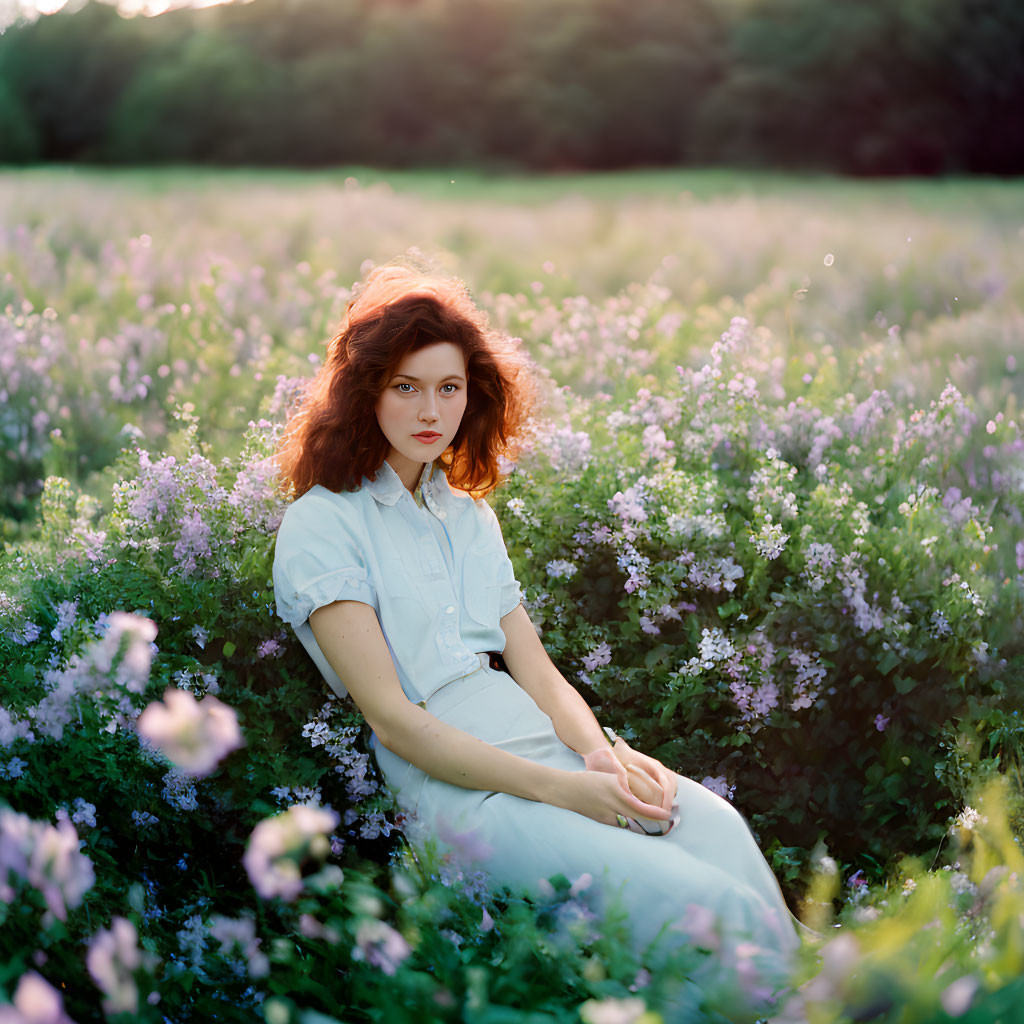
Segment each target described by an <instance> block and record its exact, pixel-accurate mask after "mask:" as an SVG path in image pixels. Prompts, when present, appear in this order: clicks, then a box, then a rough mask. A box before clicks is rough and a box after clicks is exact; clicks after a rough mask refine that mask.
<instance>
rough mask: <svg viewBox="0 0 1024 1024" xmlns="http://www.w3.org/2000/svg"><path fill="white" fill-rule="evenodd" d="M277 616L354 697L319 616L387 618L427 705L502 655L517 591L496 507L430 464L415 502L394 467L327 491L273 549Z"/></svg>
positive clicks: (402, 662) (282, 532)
mask: <svg viewBox="0 0 1024 1024" xmlns="http://www.w3.org/2000/svg"><path fill="white" fill-rule="evenodd" d="M273 577H274V595H275V598H276V601H277V612H278V615H280V616H281V618H282V619H284V620H285V621H286V622H287V623H289V624H290V625H291V626H292V628H293V629H294V630H295V634H296V636H297V637H298V638H299V640H300V642H301V643H302V645H303V647H305V648H306V650H307V651H308V652H309V654H310V656H311V657H312V659H313V661H314V662H315V663H316V666H317V668H318V669H319V670H320V672H321V674H322V675H323V677H324V679H325V680H326V681H327V683H328V684H329V685H330V686H331V688H332V689H333V690H335V691H336V692H337V693H340V694H344V693H345V692H346V690H345V687H344V685H343V684H342V682H341V680H340V679H339V678H338V675H337V673H336V672H335V671H334V669H333V668H331V666H330V664H329V663H328V661H327V659H326V658H325V657H324V655H323V652H322V651H321V650H320V647H319V645H318V644H317V642H316V638H315V637H314V636H313V631H312V629H311V628H310V625H309V616H310V614H311V613H312V612H313V611H315V610H316V609H317V608H320V607H322V606H323V605H327V604H331V603H332V602H334V601H360V602H362V603H363V604H368V605H370V607H371V608H373V609H374V611H376V613H377V617H378V619H379V621H380V624H381V630H382V631H383V633H384V637H385V639H386V640H387V643H388V647H389V648H390V650H391V655H392V658H393V659H394V663H395V668H396V670H397V672H398V678H399V681H400V682H401V684H402V689H403V690H404V691H405V694H406V696H407V697H408V698H409V699H410V700H411V701H413V702H414V703H419V702H421V701H424V700H426V699H427V698H428V697H429V696H430V695H431V694H432V693H434V692H435V691H436V690H438V689H440V687H442V686H444V685H445V684H446V683H449V682H451V681H452V680H453V679H457V678H459V677H460V676H464V675H467V674H469V673H470V672H473V671H475V670H476V669H477V668H478V667H479V665H480V660H479V657H478V652H482V651H500V650H503V649H504V646H505V634H504V633H503V632H502V630H501V625H500V620H501V618H502V616H504V615H507V614H508V613H509V612H510V611H512V610H513V609H514V608H515V607H516V606H517V605H518V604H519V602H520V600H521V595H520V591H519V584H518V583H517V582H516V578H515V572H514V570H513V568H512V563H511V561H510V560H509V557H508V553H507V552H506V550H505V544H504V541H503V540H502V537H501V528H500V527H499V525H498V520H497V517H496V516H495V514H494V511H493V510H492V509H491V507H490V506H489V505H488V504H487V503H486V502H485V501H483V500H482V499H481V500H474V499H473V498H471V497H470V496H469V495H468V494H466V493H464V492H462V491H455V490H453V489H452V488H451V487H450V486H449V484H448V479H447V477H446V476H445V474H444V472H443V470H442V469H441V467H439V466H438V467H435V466H434V465H433V464H428V465H427V466H426V467H425V469H424V473H423V476H422V477H421V482H420V485H419V487H417V490H416V495H415V497H414V496H413V494H412V493H410V491H409V490H408V488H406V486H405V485H404V484H403V483H402V481H401V480H400V479H399V477H398V474H397V473H395V471H394V470H393V469H392V468H391V466H390V465H389V464H388V463H386V462H385V463H384V465H383V466H382V467H381V469H380V471H379V472H378V473H377V478H376V479H375V480H372V481H371V480H368V479H366V478H364V479H363V482H362V485H361V486H360V488H359V489H358V490H356V491H343V492H340V493H339V492H334V491H330V490H328V489H327V488H326V487H322V486H320V485H319V484H318V485H316V486H314V487H312V488H311V489H310V490H309V491H307V492H306V493H305V494H303V495H302V497H300V498H297V499H296V500H295V501H294V502H292V504H291V505H289V506H288V509H287V510H286V512H285V514H284V518H283V520H282V522H281V526H280V528H279V529H278V533H277V542H276V546H275V550H274V570H273Z"/></svg>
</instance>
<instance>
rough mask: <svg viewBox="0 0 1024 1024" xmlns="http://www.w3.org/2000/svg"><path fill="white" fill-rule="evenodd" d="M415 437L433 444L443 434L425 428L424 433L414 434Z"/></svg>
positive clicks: (423, 442)
mask: <svg viewBox="0 0 1024 1024" xmlns="http://www.w3.org/2000/svg"><path fill="white" fill-rule="evenodd" d="M412 436H413V437H415V438H416V440H417V441H419V442H421V443H422V444H433V443H434V442H435V441H436V440H437V439H438V438H439V437H440V436H441V435H440V434H435V433H434V432H433V431H431V430H425V431H423V433H422V434H413V435H412Z"/></svg>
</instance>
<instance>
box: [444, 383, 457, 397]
mask: <svg viewBox="0 0 1024 1024" xmlns="http://www.w3.org/2000/svg"><path fill="white" fill-rule="evenodd" d="M441 390H442V391H443V392H444V393H445V394H446V395H454V394H455V392H456V391H458V390H459V386H458V384H442V385H441Z"/></svg>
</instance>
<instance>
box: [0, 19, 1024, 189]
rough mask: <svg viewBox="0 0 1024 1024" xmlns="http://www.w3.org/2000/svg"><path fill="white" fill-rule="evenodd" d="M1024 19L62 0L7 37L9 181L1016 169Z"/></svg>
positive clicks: (0, 140)
mask: <svg viewBox="0 0 1024 1024" xmlns="http://www.w3.org/2000/svg"><path fill="white" fill-rule="evenodd" d="M1022 106H1024V10H1022V8H1021V5H1020V4H1019V3H1018V2H1017V0H861V2H858V3H856V4H829V3H821V2H820V0H728V2H709V0H647V2H644V3H632V2H630V0H558V2H557V3H552V2H551V0H486V2H480V0H253V2H250V3H244V4H230V5H226V6H218V7H214V8H210V9H207V10H198V11H197V10H189V9H183V10H176V11H171V12H169V13H167V14H164V15H161V16H159V17H155V18H143V17H136V18H123V17H121V16H120V15H119V14H118V13H117V11H116V9H115V8H114V7H113V6H111V5H108V4H104V3H100V2H98V0H86V2H85V3H77V4H75V3H72V4H69V5H68V7H67V8H66V9H65V10H63V11H61V12H59V13H57V14H54V15H51V16H48V17H42V18H39V19H37V20H36V21H34V22H31V23H28V22H25V21H21V22H16V23H14V24H12V25H9V26H8V27H7V28H6V31H4V32H3V33H2V35H0V162H15V163H24V162H36V161H83V162H100V163H153V162H179V163H180V162H204V163H217V164H276V165H292V166H324V165H331V164H337V163H340V162H348V163H365V164H370V165H374V166H390V167H401V166H412V165H417V166H422V165H424V164H433V165H441V166H454V165H460V166H462V165H465V164H467V163H475V164H478V165H479V164H486V165H491V166H494V165H504V166H517V167H529V168H558V169H582V168H592V169H596V168H615V167H630V166H643V165H672V164H679V163H686V164H705V165H707V164H717V165H721V164H730V165H735V164H742V165H761V166H775V167H799V168H818V169H832V170H837V171H842V172H845V173H850V174H870V175H879V174H907V173H912V174H935V173H940V172H951V171H963V172H984V173H994V174H1019V173H1021V172H1022V171H1024V125H1022V122H1021V118H1020V116H1019V111H1020V109H1021V107H1022Z"/></svg>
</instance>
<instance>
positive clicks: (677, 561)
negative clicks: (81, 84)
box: [497, 318, 1024, 863]
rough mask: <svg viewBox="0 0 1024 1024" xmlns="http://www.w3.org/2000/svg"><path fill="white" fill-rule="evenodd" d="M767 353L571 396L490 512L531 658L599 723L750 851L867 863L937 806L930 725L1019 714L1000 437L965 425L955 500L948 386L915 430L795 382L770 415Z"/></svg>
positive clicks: (952, 406)
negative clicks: (727, 824)
mask: <svg viewBox="0 0 1024 1024" xmlns="http://www.w3.org/2000/svg"><path fill="white" fill-rule="evenodd" d="M774 351H775V349H774V341H773V339H772V338H771V335H770V334H769V333H768V332H766V331H764V330H757V329H755V328H754V327H753V326H752V325H750V324H749V323H748V322H747V321H746V320H743V319H741V318H736V319H734V321H733V323H732V325H731V326H730V328H729V330H728V331H726V332H725V334H723V336H722V338H721V339H720V341H719V342H717V343H716V344H714V345H713V346H712V348H711V352H710V357H709V361H708V362H707V363H706V364H705V365H703V366H702V367H700V368H699V369H690V368H686V367H679V368H678V370H677V371H676V372H675V373H674V374H673V375H672V377H671V378H669V379H668V380H665V381H663V382H660V384H659V386H658V388H657V390H655V387H654V384H653V382H651V386H650V387H643V388H640V389H639V390H638V391H637V392H636V394H635V396H634V398H633V399H632V400H631V401H630V402H629V403H628V404H626V405H625V406H624V407H623V406H620V405H618V404H616V403H613V402H612V401H611V400H610V399H608V398H607V397H606V396H597V397H595V398H594V399H592V400H591V401H588V402H587V401H582V400H575V401H574V402H572V403H571V406H570V407H569V408H568V409H567V413H566V415H567V416H568V417H569V421H570V425H569V426H566V427H563V428H562V429H560V430H559V431H557V432H554V433H546V432H544V431H538V432H537V437H536V439H535V446H534V451H533V453H532V456H531V457H530V458H529V459H527V460H525V461H524V462H523V463H521V464H520V466H519V467H518V468H517V471H516V472H515V473H514V474H513V476H512V477H511V479H510V481H509V484H508V486H507V488H506V489H505V490H504V491H503V492H499V496H498V500H497V504H498V508H499V511H500V512H501V513H502V520H503V523H504V529H505V537H506V541H507V542H508V543H509V545H510V548H511V550H512V552H513V560H514V561H515V562H516V565H517V569H518V571H519V576H520V579H521V581H522V582H523V583H524V584H526V594H527V606H528V608H529V610H530V613H531V615H532V616H533V617H534V619H535V621H536V622H537V624H538V625H539V626H540V627H541V629H542V630H543V635H544V638H545V642H546V644H547V646H548V649H549V651H550V652H551V653H552V654H553V655H554V657H555V659H556V661H558V663H559V664H560V665H561V666H562V668H563V670H564V671H565V672H566V674H567V675H568V677H569V678H573V679H574V680H577V681H578V682H579V683H580V684H581V685H582V686H583V687H584V688H585V689H586V690H587V691H588V692H589V693H590V695H591V697H592V700H593V702H594V703H596V704H597V705H599V713H600V714H603V716H604V718H605V720H606V721H607V722H608V724H610V725H612V726H613V727H615V728H616V730H618V731H622V732H624V734H625V735H626V736H627V737H628V738H631V739H635V740H636V741H637V743H638V744H639V745H640V746H641V747H642V748H643V749H650V750H651V751H652V752H655V753H656V754H657V755H658V756H659V757H661V758H662V759H663V760H665V761H666V762H667V763H669V764H671V765H672V766H673V767H676V768H678V769H679V770H681V771H682V772H683V773H684V774H688V775H692V776H695V777H697V778H701V777H703V776H705V775H710V776H714V777H716V778H719V779H722V780H724V782H725V783H726V784H727V785H734V786H736V788H737V791H738V792H739V793H740V794H741V797H740V801H741V805H742V806H743V808H744V809H745V810H746V811H747V812H748V813H751V814H752V815H753V816H754V818H755V821H756V823H757V825H758V827H759V828H760V829H761V831H762V834H763V838H764V839H765V841H766V842H768V841H773V842H776V843H778V844H781V846H782V847H794V846H799V847H804V848H809V847H810V846H812V845H813V844H814V842H815V840H816V838H817V837H818V835H819V834H820V833H825V834H827V835H828V836H830V837H831V840H832V842H833V844H834V847H835V849H836V850H837V851H838V852H839V853H840V854H841V855H842V856H843V857H844V858H846V859H849V860H852V859H855V858H856V857H858V856H859V855H863V854H868V855H870V857H872V858H873V859H874V860H875V861H876V862H879V863H882V862H885V861H886V860H887V859H888V858H889V857H891V856H892V855H894V854H895V853H897V852H899V851H903V852H909V851H911V850H915V849H919V848H920V846H921V844H922V843H925V844H927V843H931V842H934V841H936V840H937V839H938V838H939V836H940V835H941V831H942V825H941V823H942V821H943V820H944V818H945V815H946V814H947V813H948V809H949V807H950V806H952V805H953V804H954V803H955V802H957V801H958V800H962V799H963V796H964V792H963V783H964V781H965V779H961V780H960V781H961V788H960V789H959V790H957V789H956V788H955V787H954V789H952V790H951V789H950V787H949V782H950V775H949V773H948V772H947V773H945V777H944V774H943V770H942V764H943V751H942V749H941V748H942V743H943V742H944V741H945V740H946V739H947V738H948V736H949V733H950V730H951V727H952V728H953V729H960V730H966V731H967V732H969V733H972V734H975V735H977V734H979V732H980V735H981V737H983V739H982V742H985V740H984V737H985V736H986V734H987V732H986V723H988V722H990V721H991V716H993V715H1001V714H1006V713H1008V712H1009V710H1010V706H1011V705H1012V704H1014V703H1015V702H1016V701H1017V700H1019V698H1018V697H1016V696H1015V695H1016V694H1017V693H1018V692H1019V681H1020V678H1021V668H1022V662H1021V659H1020V656H1019V655H1018V656H1017V658H1016V659H1015V660H1014V661H1013V662H1012V663H1011V662H1010V661H1009V660H1007V659H1005V658H1000V656H999V651H998V648H997V646H996V644H995V643H993V641H994V640H995V639H996V638H997V637H998V638H999V639H1000V642H1002V641H1005V642H1006V643H1007V645H1008V646H1010V648H1011V650H1012V649H1013V647H1014V645H1015V643H1016V639H1015V637H1014V636H1013V629H1014V625H1013V624H1014V623H1015V622H1017V621H1019V617H1020V615H1021V594H1022V584H1024V575H1022V572H1024V563H1022V562H1021V560H1020V553H1019V549H1015V547H1014V540H1015V536H1016V535H1017V531H1018V525H1017V524H1018V523H1019V522H1020V521H1021V516H1022V512H1024V501H1022V498H1021V492H1020V491H1019V489H1018V488H1017V487H1016V485H1015V484H1014V483H1013V481H1014V480H1015V479H1016V478H1017V474H1018V473H1019V472H1020V467H1021V466H1022V465H1024V441H1022V439H1021V431H1020V428H1019V427H1018V425H1017V424H1016V423H1015V422H1012V421H1008V420H1003V419H1001V420H1000V421H999V422H998V423H990V424H989V429H986V430H985V432H984V434H983V436H984V443H983V447H984V452H983V453H982V455H981V458H980V459H978V461H977V462H975V464H974V465H975V468H974V470H973V474H974V488H975V489H974V491H973V492H972V495H971V497H965V496H964V494H963V493H962V491H961V489H960V487H959V486H957V485H956V484H955V483H954V481H955V480H958V479H959V477H958V472H959V471H958V469H957V467H958V466H959V465H961V464H963V463H964V462H966V461H968V460H971V459H974V458H977V456H976V455H975V454H974V453H975V450H976V448H977V447H981V446H982V443H981V442H979V440H978V424H977V422H976V416H975V414H974V413H973V411H972V409H971V407H970V404H969V403H968V402H967V401H965V400H964V398H963V396H961V395H960V394H959V393H958V392H957V390H956V389H955V388H954V387H953V386H952V385H947V387H946V388H945V390H944V391H943V392H942V394H941V395H940V396H939V397H938V398H937V399H936V400H934V401H932V402H930V403H929V405H928V407H927V408H925V409H913V408H907V407H906V406H904V405H903V403H902V402H901V401H899V396H897V397H894V396H892V395H890V394H888V393H887V392H884V391H877V390H876V391H873V392H872V393H871V394H869V395H866V396H863V397H859V396H857V395H856V394H854V393H850V392H847V393H843V394H838V395H831V394H829V393H828V390H827V389H825V388H822V395H821V397H820V398H815V397H814V390H815V383H814V382H812V383H811V385H810V390H811V397H809V398H805V397H801V398H800V399H798V400H797V401H795V402H786V401H785V400H784V395H783V392H782V389H781V386H780V383H779V381H778V379H777V376H778V366H779V361H778V360H777V359H775V358H773V354H774ZM572 438H575V439H578V440H576V441H575V442H573V441H572V440H571V439H572ZM583 439H586V440H585V442H584V440H583ZM1008 702H1010V704H1008ZM840 752H841V756H838V757H837V754H838V753H840ZM937 764H938V765H939V766H940V767H939V770H938V777H937V775H936V772H937V769H936V765H937ZM969 774H970V773H968V775H969ZM879 826H882V828H881V829H880V827H879Z"/></svg>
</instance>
